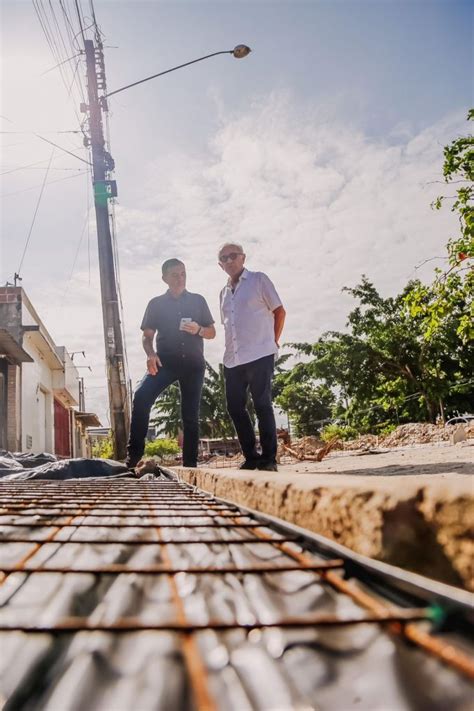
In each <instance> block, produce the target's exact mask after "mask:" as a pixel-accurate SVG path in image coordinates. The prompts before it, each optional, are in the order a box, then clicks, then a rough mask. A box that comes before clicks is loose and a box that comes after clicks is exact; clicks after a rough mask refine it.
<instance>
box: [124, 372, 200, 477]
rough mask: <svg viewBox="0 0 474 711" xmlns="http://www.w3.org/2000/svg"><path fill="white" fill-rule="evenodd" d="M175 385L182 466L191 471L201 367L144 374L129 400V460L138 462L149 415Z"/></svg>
mask: <svg viewBox="0 0 474 711" xmlns="http://www.w3.org/2000/svg"><path fill="white" fill-rule="evenodd" d="M176 381H178V383H179V389H180V391H181V418H182V421H183V465H184V466H186V467H195V466H196V463H197V456H198V446H199V403H200V400H201V390H202V385H203V382H204V365H201V364H197V365H191V364H187V365H186V366H180V367H176V366H174V365H164V366H163V367H162V368H160V369H159V371H158V373H157V374H156V375H150V374H149V373H147V374H146V375H145V377H144V378H143V380H142V381H141V383H140V385H139V386H138V388H137V389H136V391H135V395H134V397H133V408H132V421H131V423H130V438H129V440H128V447H127V452H128V456H129V458H131V459H140V458H141V457H142V455H143V452H144V449H145V437H146V433H147V431H148V422H149V420H150V411H151V408H152V406H153V403H154V402H155V400H156V398H157V397H158V395H160V393H162V392H163V390H166V388H167V387H168V386H169V385H171V384H172V383H174V382H176Z"/></svg>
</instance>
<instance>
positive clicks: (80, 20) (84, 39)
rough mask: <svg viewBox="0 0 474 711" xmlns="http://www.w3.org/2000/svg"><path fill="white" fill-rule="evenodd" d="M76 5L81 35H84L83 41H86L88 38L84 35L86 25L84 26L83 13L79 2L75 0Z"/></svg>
mask: <svg viewBox="0 0 474 711" xmlns="http://www.w3.org/2000/svg"><path fill="white" fill-rule="evenodd" d="M74 2H75V5H76V12H77V19H78V20H79V27H80V28H81V35H82V41H83V42H85V41H86V37H85V35H84V25H83V24H82V17H81V12H80V9H79V3H78V0H74Z"/></svg>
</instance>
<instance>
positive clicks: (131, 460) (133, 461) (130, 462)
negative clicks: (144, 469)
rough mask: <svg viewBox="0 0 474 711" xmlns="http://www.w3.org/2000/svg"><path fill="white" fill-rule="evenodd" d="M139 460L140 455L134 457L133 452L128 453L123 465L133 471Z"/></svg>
mask: <svg viewBox="0 0 474 711" xmlns="http://www.w3.org/2000/svg"><path fill="white" fill-rule="evenodd" d="M139 461H141V457H136V456H134V455H133V454H129V455H128V456H127V458H126V460H125V466H126V467H127V469H130V471H134V470H135V467H136V466H137V464H138V462H139Z"/></svg>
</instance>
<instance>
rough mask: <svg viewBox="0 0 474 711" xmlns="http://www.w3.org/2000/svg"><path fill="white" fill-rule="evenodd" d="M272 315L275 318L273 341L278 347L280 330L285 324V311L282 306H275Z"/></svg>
mask: <svg viewBox="0 0 474 711" xmlns="http://www.w3.org/2000/svg"><path fill="white" fill-rule="evenodd" d="M273 317H274V319H275V323H274V328H275V343H276V344H277V346H278V347H280V343H279V341H280V336H281V332H282V331H283V326H284V325H285V318H286V311H285V309H284V308H283V306H277V308H276V309H274V310H273Z"/></svg>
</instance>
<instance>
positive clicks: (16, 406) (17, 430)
mask: <svg viewBox="0 0 474 711" xmlns="http://www.w3.org/2000/svg"><path fill="white" fill-rule="evenodd" d="M7 400H8V403H7V413H8V416H7V446H8V449H9V450H10V452H18V451H19V450H21V426H20V422H21V420H20V409H21V369H20V367H19V366H18V365H9V366H8V376H7Z"/></svg>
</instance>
